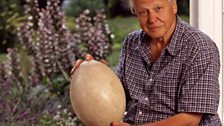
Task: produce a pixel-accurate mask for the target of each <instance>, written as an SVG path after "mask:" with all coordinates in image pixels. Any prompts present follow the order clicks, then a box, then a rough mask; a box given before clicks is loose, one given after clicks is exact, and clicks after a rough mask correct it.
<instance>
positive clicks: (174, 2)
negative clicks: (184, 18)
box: [171, 0, 178, 14]
mask: <svg viewBox="0 0 224 126" xmlns="http://www.w3.org/2000/svg"><path fill="white" fill-rule="evenodd" d="M171 6H172V9H173V12H174V13H175V14H177V10H178V8H177V0H171Z"/></svg>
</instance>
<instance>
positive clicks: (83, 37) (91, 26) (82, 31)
mask: <svg viewBox="0 0 224 126" xmlns="http://www.w3.org/2000/svg"><path fill="white" fill-rule="evenodd" d="M76 28H77V33H76V38H77V39H78V40H79V41H78V43H77V44H76V45H77V46H76V47H75V48H76V51H77V52H76V54H77V55H78V57H80V56H81V57H84V56H85V55H86V53H90V54H92V55H93V57H95V58H96V59H106V57H107V56H108V55H109V54H110V53H111V51H112V46H111V45H112V40H111V37H112V34H111V31H110V29H109V26H108V23H107V22H106V16H105V15H104V14H103V10H101V11H96V16H95V17H93V18H91V17H90V16H89V10H85V11H84V12H83V13H81V14H80V16H79V17H77V18H76Z"/></svg>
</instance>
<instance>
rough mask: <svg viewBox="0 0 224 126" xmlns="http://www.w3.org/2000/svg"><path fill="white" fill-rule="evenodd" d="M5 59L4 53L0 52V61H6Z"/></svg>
mask: <svg viewBox="0 0 224 126" xmlns="http://www.w3.org/2000/svg"><path fill="white" fill-rule="evenodd" d="M6 59H7V56H6V54H4V53H1V54H0V61H6Z"/></svg>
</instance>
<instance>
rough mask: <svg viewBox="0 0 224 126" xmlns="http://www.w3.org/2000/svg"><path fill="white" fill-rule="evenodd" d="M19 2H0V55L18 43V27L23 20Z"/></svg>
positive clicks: (9, 0) (6, 0) (15, 0)
mask: <svg viewBox="0 0 224 126" xmlns="http://www.w3.org/2000/svg"><path fill="white" fill-rule="evenodd" d="M21 13H22V12H21V8H20V6H19V0H1V2H0V53H2V52H6V49H7V47H13V45H14V43H16V42H18V38H17V36H16V25H18V23H19V22H20V21H21V20H22V18H21V17H20V15H21Z"/></svg>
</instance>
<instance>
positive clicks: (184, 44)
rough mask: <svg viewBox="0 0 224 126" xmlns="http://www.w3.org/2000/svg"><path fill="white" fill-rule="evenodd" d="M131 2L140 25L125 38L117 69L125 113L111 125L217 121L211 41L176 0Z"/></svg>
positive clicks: (185, 125) (215, 124) (187, 125)
mask: <svg viewBox="0 0 224 126" xmlns="http://www.w3.org/2000/svg"><path fill="white" fill-rule="evenodd" d="M129 2H130V5H131V9H132V10H133V12H134V13H135V15H136V16H137V18H138V21H139V24H140V26H141V28H142V30H139V31H135V32H133V33H130V34H129V35H128V36H127V37H126V39H125V40H124V43H123V48H122V52H121V57H120V62H119V65H118V68H117V71H116V72H117V75H118V76H119V78H120V80H121V82H122V84H123V87H124V89H125V92H126V96H127V112H126V115H125V117H124V120H123V122H113V123H112V124H111V125H112V126H130V125H138V126H198V125H199V126H221V122H220V119H219V117H218V114H217V108H218V104H219V84H218V76H219V71H220V61H219V52H218V49H217V47H216V45H215V43H214V42H213V41H212V40H211V39H210V38H209V37H208V36H207V35H205V34H204V33H202V32H200V31H199V30H197V29H195V28H193V27H191V26H189V25H188V24H186V23H184V22H183V21H182V20H180V19H179V17H178V16H177V15H176V14H177V3H176V0H129ZM86 59H87V60H91V59H92V57H91V56H87V58H86ZM77 64H80V61H78V62H77ZM76 66H78V65H76Z"/></svg>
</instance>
